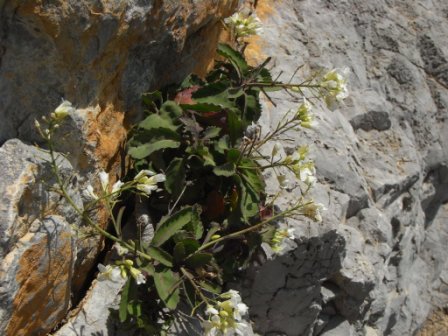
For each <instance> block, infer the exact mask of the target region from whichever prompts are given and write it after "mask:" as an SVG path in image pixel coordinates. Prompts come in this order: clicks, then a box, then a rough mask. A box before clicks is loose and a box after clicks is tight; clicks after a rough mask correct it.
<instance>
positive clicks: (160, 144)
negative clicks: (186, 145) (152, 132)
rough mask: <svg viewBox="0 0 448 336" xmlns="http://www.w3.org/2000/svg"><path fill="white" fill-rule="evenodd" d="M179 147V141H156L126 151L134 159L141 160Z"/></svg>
mask: <svg viewBox="0 0 448 336" xmlns="http://www.w3.org/2000/svg"><path fill="white" fill-rule="evenodd" d="M179 146H180V142H179V141H175V140H168V139H165V140H156V141H154V142H151V143H147V144H144V145H141V146H138V147H131V148H130V149H129V151H128V153H129V155H130V156H131V157H132V158H134V159H137V160H139V159H143V158H145V157H148V156H150V155H151V154H152V153H154V152H157V151H159V150H162V149H167V148H178V147H179Z"/></svg>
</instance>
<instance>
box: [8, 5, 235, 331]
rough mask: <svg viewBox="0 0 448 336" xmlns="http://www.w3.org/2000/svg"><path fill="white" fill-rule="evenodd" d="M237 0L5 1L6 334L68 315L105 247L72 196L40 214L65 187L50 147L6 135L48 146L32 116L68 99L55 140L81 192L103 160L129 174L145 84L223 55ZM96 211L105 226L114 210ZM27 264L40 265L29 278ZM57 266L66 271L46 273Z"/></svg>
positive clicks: (176, 76)
mask: <svg viewBox="0 0 448 336" xmlns="http://www.w3.org/2000/svg"><path fill="white" fill-rule="evenodd" d="M237 3H238V1H237V0H223V1H221V0H219V1H218V0H206V1H200V2H197V1H193V0H185V1H168V0H167V1H152V0H148V1H140V0H132V1H124V2H123V1H102V0H101V1H90V0H83V1H78V0H68V1H65V0H57V1H51V2H48V1H34V0H25V1H22V0H20V1H19V0H4V1H0V91H1V92H2V94H1V95H0V96H1V97H0V119H1V120H2V122H1V123H0V144H3V143H4V144H3V147H2V148H1V149H0V153H1V157H0V164H1V165H2V168H3V169H2V173H3V174H4V176H2V178H1V179H0V191H1V196H0V197H2V204H1V205H0V209H1V213H0V216H1V223H0V227H1V231H0V232H1V233H2V235H1V236H0V262H1V263H2V272H1V274H0V284H1V314H0V334H2V335H3V334H4V335H43V334H45V333H47V332H48V331H50V330H51V329H52V328H53V327H55V326H56V325H57V324H58V323H60V322H61V320H62V318H63V317H64V315H65V314H66V312H67V310H68V309H69V308H70V305H71V301H70V298H71V296H73V297H74V299H75V300H74V301H76V300H78V299H79V294H80V289H81V288H82V287H83V286H84V282H85V279H86V277H87V276H88V274H89V272H90V271H91V269H92V266H93V265H94V261H95V258H96V257H97V255H98V252H99V251H100V250H101V239H99V238H98V237H94V238H89V239H88V238H85V237H83V239H75V238H74V237H73V236H70V235H69V233H70V228H69V225H79V224H80V221H79V218H78V217H77V216H75V215H74V214H73V211H72V210H71V209H70V207H68V206H66V205H64V207H63V208H61V209H58V211H57V212H55V213H53V212H51V213H50V215H51V216H53V215H54V216H57V217H55V218H57V220H54V221H53V222H54V225H53V226H50V222H48V221H49V219H47V217H48V216H47V215H46V214H45V216H44V213H42V211H43V210H45V209H46V207H47V206H49V205H51V206H55V204H56V203H55V201H56V196H55V195H57V194H55V193H48V192H47V190H48V189H47V188H48V187H51V186H52V184H54V181H53V176H52V173H51V171H50V169H49V166H48V165H47V164H46V163H45V162H44V161H39V159H38V158H39V155H37V154H36V153H40V151H37V150H33V149H32V148H31V147H28V146H26V145H23V144H22V143H20V142H18V141H16V140H10V141H7V140H9V139H13V138H19V139H20V140H22V141H24V142H27V143H34V142H37V143H39V142H40V139H39V136H38V134H37V132H36V130H35V128H34V120H35V119H39V118H40V117H41V116H43V115H48V114H49V113H50V112H52V111H53V110H54V109H55V107H56V106H58V105H59V104H60V102H61V99H62V98H64V99H67V100H69V101H71V102H72V103H73V104H74V106H76V111H75V113H73V114H72V115H70V117H69V118H67V122H66V123H65V125H64V126H63V127H61V129H60V131H59V134H58V137H57V138H58V141H57V142H56V143H55V145H56V148H57V150H58V151H60V152H63V153H65V154H69V155H68V156H67V158H68V160H69V161H70V163H68V162H65V161H64V165H67V173H69V174H72V173H74V174H75V176H76V184H77V188H79V189H82V188H83V187H85V185H86V184H87V183H92V184H93V185H94V186H95V185H96V186H97V185H98V178H97V173H98V171H99V170H103V169H104V170H106V171H107V172H109V173H110V175H111V183H113V182H114V180H116V179H117V178H119V177H120V176H121V174H122V173H123V172H122V169H121V168H122V167H123V166H124V165H125V162H124V160H123V158H122V148H123V144H124V140H125V137H126V133H127V130H128V127H129V123H130V121H132V120H133V118H135V117H136V116H138V114H139V112H140V111H139V110H140V95H141V93H142V92H144V91H147V90H151V89H154V88H157V87H160V86H162V85H164V84H168V83H170V82H173V81H176V80H180V79H183V78H184V77H185V75H186V74H188V73H190V72H192V71H195V72H198V73H201V72H204V71H205V70H206V69H207V67H208V66H209V65H210V62H211V61H212V60H213V57H214V53H215V50H214V49H215V46H216V41H217V40H218V38H219V35H220V33H221V31H222V29H221V22H220V20H221V19H222V18H223V17H226V16H228V15H229V14H230V13H231V12H232V10H233V9H234V8H235V6H236V5H237ZM5 141H7V142H6V143H5ZM70 164H71V165H70ZM72 167H73V168H72ZM36 174H37V175H36ZM67 177H68V176H67ZM39 180H41V181H39ZM49 181H50V182H51V183H48V182H49ZM76 197H77V202H78V201H79V202H80V204H79V205H80V206H82V203H81V198H80V196H79V195H76ZM47 198H48V199H47ZM57 199H58V200H59V196H58V197H57ZM62 204H65V203H63V202H62ZM92 215H93V216H94V218H95V219H96V220H97V221H98V223H99V224H100V225H106V221H107V215H106V213H105V212H104V211H102V210H101V209H100V210H99V211H98V212H97V213H94V214H92ZM59 216H61V217H59ZM49 218H50V217H49ZM51 218H52V217H51ZM53 222H52V223H53ZM39 230H47V231H48V232H49V234H48V235H47V236H45V235H44V234H43V233H42V232H41V231H39ZM50 233H51V234H50ZM24 239H25V240H24ZM69 243H70V244H69ZM45 246H46V247H47V248H48V251H46V250H45V249H44V247H45ZM31 251H34V252H31ZM50 252H51V253H50ZM30 255H35V258H34V257H33V258H30V257H29V256H30ZM24 256H27V257H26V259H27V261H26V263H22V264H23V265H22V264H21V260H22V259H23V258H25V257H24ZM52 256H58V259H49V258H50V257H52ZM60 256H64V258H62V257H60ZM28 259H29V260H28ZM61 260H64V262H63V263H62V261H61ZM11 263H12V264H14V265H15V266H14V267H9V265H10V264H11ZM55 263H61V264H60V265H59V264H55ZM39 265H41V266H39ZM8 267H9V268H8ZM39 267H41V268H39ZM25 268H28V269H29V270H30V272H31V271H32V272H33V276H32V277H30V279H29V281H28V280H24V272H25V271H24V269H25ZM48 269H51V272H61V274H59V273H58V276H61V277H63V278H61V279H60V280H59V278H56V275H55V276H53V275H51V274H49V275H48V276H47V277H46V275H47V274H46V273H45V272H44V271H45V270H48ZM49 279H50V280H51V281H50V280H49ZM47 280H48V281H49V282H47V283H46V282H45V281H47ZM49 284H51V286H50V285H49ZM46 286H47V287H46ZM51 290H53V291H57V295H51V293H50V292H51ZM16 298H20V300H19V299H17V300H19V301H20V302H19V301H17V300H16ZM33 298H35V299H33ZM29 300H31V301H29ZM52 300H53V301H52ZM26 302H28V304H27V306H26V309H25V308H24V307H22V306H21V305H22V304H24V303H26ZM92 328H93V327H92ZM81 329H82V328H81ZM98 332H99V330H98Z"/></svg>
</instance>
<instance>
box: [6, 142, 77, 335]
mask: <svg viewBox="0 0 448 336" xmlns="http://www.w3.org/2000/svg"><path fill="white" fill-rule="evenodd" d="M49 160H50V157H49V155H48V153H47V152H45V151H43V150H40V149H37V148H35V147H32V146H28V145H25V144H23V143H22V142H20V141H19V140H10V141H8V142H6V143H5V144H4V145H3V146H2V147H1V148H0V170H1V171H2V172H3V177H2V179H1V180H0V194H1V195H2V196H1V197H2V199H1V202H0V232H1V233H2V234H1V245H0V256H1V259H0V270H1V271H0V297H1V302H2V305H1V309H0V330H2V334H4V335H5V336H7V335H45V334H46V333H47V332H48V331H50V330H51V329H52V328H53V327H54V326H56V325H57V324H58V323H59V321H60V320H61V319H62V318H63V317H64V316H65V314H66V312H67V311H68V309H69V308H70V299H71V290H72V286H73V282H74V278H73V274H74V272H77V271H79V268H77V267H75V261H76V258H77V254H82V253H83V251H82V248H81V247H78V246H77V245H76V243H77V238H76V232H75V231H74V230H73V229H72V228H75V227H80V224H81V220H80V217H79V215H78V214H77V213H76V212H75V210H74V209H73V208H72V206H71V205H69V204H68V203H67V202H66V201H65V200H64V199H61V195H60V194H58V193H56V192H54V191H51V188H56V178H55V176H54V175H53V173H52V171H51V169H50V164H49ZM57 161H58V163H59V169H60V173H61V178H62V179H64V180H67V181H68V184H67V191H68V193H69V195H70V196H71V197H72V199H73V201H74V202H75V204H76V205H77V206H78V207H79V208H80V209H81V210H82V203H81V197H80V195H79V192H78V191H77V180H76V176H74V175H73V169H72V167H71V165H70V163H69V162H68V161H67V160H65V159H64V158H63V157H62V156H58V157H57Z"/></svg>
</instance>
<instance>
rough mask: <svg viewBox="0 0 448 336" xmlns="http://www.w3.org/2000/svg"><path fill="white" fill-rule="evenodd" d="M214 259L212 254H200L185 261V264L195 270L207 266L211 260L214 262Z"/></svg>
mask: <svg viewBox="0 0 448 336" xmlns="http://www.w3.org/2000/svg"><path fill="white" fill-rule="evenodd" d="M212 258H213V255H212V254H210V253H205V252H198V253H195V254H193V255H192V256H191V257H189V258H188V259H187V260H185V264H187V266H188V267H190V268H192V269H194V268H197V267H202V266H205V265H207V264H208V263H209V262H210V260H212Z"/></svg>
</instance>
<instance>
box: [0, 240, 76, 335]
mask: <svg viewBox="0 0 448 336" xmlns="http://www.w3.org/2000/svg"><path fill="white" fill-rule="evenodd" d="M33 235H34V234H32V233H29V234H27V235H26V236H24V237H23V238H22V239H21V240H22V241H26V240H28V241H29V240H31V239H33ZM57 244H58V249H52V248H51V247H49V238H43V239H42V240H40V241H38V242H37V243H36V244H33V245H31V246H30V247H29V248H28V249H27V250H26V251H25V252H24V253H23V255H22V256H21V258H20V260H19V265H20V268H19V270H18V272H17V274H16V281H17V284H18V285H19V289H18V292H17V294H16V295H15V298H14V302H13V309H12V316H11V319H10V321H9V324H8V326H7V328H6V330H5V334H4V335H5V336H29V335H34V336H39V335H46V334H47V333H48V332H49V331H50V330H51V329H52V328H53V327H55V325H56V324H57V323H58V322H59V321H60V319H61V318H62V317H63V316H64V315H65V314H66V312H67V309H68V308H69V302H70V281H71V279H70V277H71V273H72V270H71V268H72V260H73V255H72V254H73V251H72V243H71V236H70V234H69V233H68V232H63V233H61V234H60V235H59V237H58V242H57ZM52 253H54V255H52ZM44 302H45V305H42V303H44Z"/></svg>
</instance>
